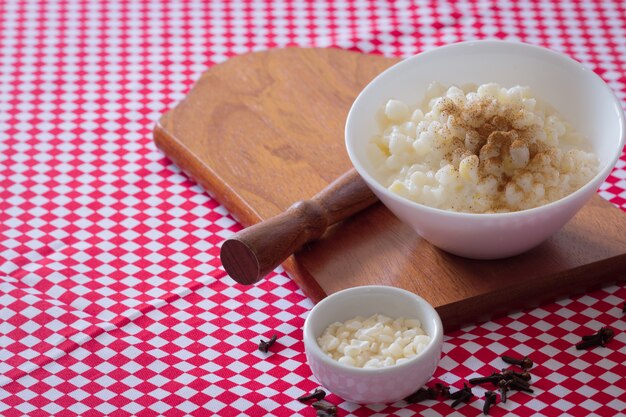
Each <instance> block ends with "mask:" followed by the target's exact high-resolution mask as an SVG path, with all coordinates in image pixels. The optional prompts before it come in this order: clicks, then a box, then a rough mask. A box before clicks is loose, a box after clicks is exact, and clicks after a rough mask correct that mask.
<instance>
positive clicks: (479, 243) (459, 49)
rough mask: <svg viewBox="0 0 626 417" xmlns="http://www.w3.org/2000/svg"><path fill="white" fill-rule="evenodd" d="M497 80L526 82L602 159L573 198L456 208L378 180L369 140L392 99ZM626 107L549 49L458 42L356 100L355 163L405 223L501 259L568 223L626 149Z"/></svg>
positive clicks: (384, 78)
mask: <svg viewBox="0 0 626 417" xmlns="http://www.w3.org/2000/svg"><path fill="white" fill-rule="evenodd" d="M433 81H437V82H439V83H441V84H443V85H447V86H449V85H452V84H457V85H462V84H466V83H475V84H484V83H488V82H496V83H498V84H500V85H502V86H506V87H512V86H514V85H522V86H528V87H530V88H531V91H532V92H533V94H534V95H535V96H536V97H538V98H540V99H541V100H543V101H545V102H547V103H549V104H551V105H552V106H553V107H554V108H555V109H556V110H557V111H558V112H559V113H560V114H561V115H562V116H563V117H564V118H565V120H567V121H568V122H570V123H571V124H572V126H573V127H574V128H575V129H576V130H577V131H579V132H580V133H582V134H583V135H584V136H585V137H586V138H587V140H588V141H589V142H590V145H591V150H592V152H594V153H595V155H596V156H597V157H598V158H599V160H600V169H599V172H598V174H597V175H596V176H595V177H594V178H593V179H592V180H591V181H589V182H588V183H587V184H586V185H585V186H583V187H582V188H580V189H579V190H577V191H576V192H574V193H572V194H570V195H568V196H567V197H565V198H563V199H561V200H558V201H555V202H552V203H550V204H546V205H544V206H541V207H537V208H533V209H529V210H523V211H519V212H512V213H497V214H472V213H457V212H452V211H446V210H441V209H436V208H432V207H428V206H425V205H422V204H418V203H415V202H412V201H410V200H408V199H405V198H403V197H400V196H398V195H396V194H394V193H392V192H390V191H388V190H387V189H386V188H384V187H383V186H382V185H381V184H380V183H379V182H377V181H376V180H375V179H374V177H373V176H372V174H371V173H372V172H373V171H374V170H373V167H372V166H371V163H370V161H369V158H368V155H367V147H366V144H367V143H368V142H369V141H370V140H371V139H372V137H373V136H374V135H375V134H377V133H378V132H379V131H380V127H379V126H378V124H377V117H376V114H377V113H378V112H379V111H380V109H381V108H383V106H384V105H385V103H386V102H387V100H388V99H390V98H395V99H399V100H402V101H404V102H406V103H409V104H415V105H416V104H418V103H421V102H422V100H423V97H424V95H425V92H426V88H427V87H428V85H429V84H430V83H431V82H433ZM624 125H625V121H624V112H623V110H622V106H621V104H620V102H619V100H618V99H617V98H616V97H615V95H614V94H613V93H612V92H611V90H610V89H609V88H608V86H607V85H606V84H605V83H604V82H603V81H602V79H601V78H600V77H598V76H597V75H596V74H595V73H594V72H593V71H591V70H589V69H587V68H585V67H583V66H582V65H581V64H580V63H578V62H576V61H574V60H572V59H570V58H568V57H567V56H565V55H562V54H559V53H556V52H553V51H550V50H548V49H544V48H540V47H536V46H531V45H527V44H522V43H515V42H505V41H475V42H463V43H458V44H453V45H449V46H445V47H441V48H438V49H434V50H431V51H428V52H424V53H421V54H419V55H416V56H414V57H412V58H409V59H406V60H404V61H402V62H400V63H398V64H396V65H394V66H392V67H391V68H389V69H387V70H386V71H384V72H383V73H381V74H380V75H379V76H378V77H376V78H375V79H374V80H373V81H371V82H370V83H369V84H368V85H367V86H366V87H365V89H364V90H363V91H362V92H361V94H360V95H359V96H358V97H357V99H356V100H355V102H354V104H353V105H352V108H351V110H350V113H349V114H348V119H347V122H346V146H347V148H348V154H349V156H350V159H351V160H352V164H353V165H354V167H355V168H356V170H357V171H358V173H359V174H360V175H361V177H362V178H363V179H364V180H365V181H366V182H367V184H368V185H369V187H370V188H371V189H372V191H373V192H374V193H375V194H376V195H377V196H378V198H379V199H380V200H381V201H382V202H383V203H384V204H385V205H386V206H387V208H389V210H391V211H392V212H393V213H394V214H395V215H396V216H397V217H398V218H399V219H400V220H402V221H404V222H405V223H407V224H409V225H410V226H411V227H412V228H413V229H414V230H415V231H416V232H417V233H418V234H419V235H420V236H422V237H423V238H424V239H426V240H427V241H429V242H430V243H432V244H433V245H435V246H437V247H439V248H441V249H443V250H445V251H447V252H450V253H454V254H457V255H460V256H464V257H468V258H475V259H497V258H504V257H508V256H512V255H516V254H519V253H522V252H524V251H526V250H528V249H531V248H533V247H534V246H536V245H538V244H540V243H541V242H543V241H544V240H546V239H547V238H548V237H550V236H551V235H552V234H553V233H555V232H556V231H557V230H559V229H560V228H561V227H562V226H563V225H564V224H565V223H567V221H569V220H570V219H571V218H572V217H573V216H574V215H575V214H576V212H577V211H578V210H579V209H580V208H581V207H582V206H583V205H584V204H585V202H586V201H587V200H589V199H590V198H591V197H592V196H593V194H594V193H595V192H596V190H597V189H598V187H599V186H600V185H601V184H602V182H603V181H604V180H605V179H606V177H607V176H608V175H609V173H610V171H611V169H612V168H613V166H614V165H615V163H616V162H617V159H618V158H619V155H620V154H621V152H622V148H623V147H624Z"/></svg>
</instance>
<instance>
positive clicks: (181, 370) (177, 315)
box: [0, 0, 626, 417]
mask: <svg viewBox="0 0 626 417" xmlns="http://www.w3.org/2000/svg"><path fill="white" fill-rule="evenodd" d="M477 38H499V39H513V40H520V41H524V42H528V43H532V44H537V45H542V46H546V47H549V48H552V49H554V50H557V51H561V52H564V53H566V54H568V55H570V56H571V57H573V58H575V59H577V60H579V61H581V62H583V63H585V64H586V65H587V66H589V67H591V68H592V69H593V70H594V71H596V72H597V73H598V74H599V75H600V76H601V77H602V78H604V80H606V82H607V83H608V84H609V86H610V87H611V88H612V89H613V91H614V92H615V93H616V94H617V96H618V97H619V98H620V99H621V100H622V102H623V103H626V4H625V3H624V2H623V1H619V0H612V1H608V0H607V1H584V2H583V1H580V2H570V1H559V2H552V1H516V2H515V1H514V2H504V1H502V2H498V1H493V0H481V1H471V2H461V1H419V2H411V1H407V0H404V1H401V0H398V1H394V2H384V1H365V0H364V1H351V2H327V1H324V2H322V1H315V2H313V1H310V2H296V1H289V2H283V1H272V2H261V1H247V2H232V3H226V2H211V3H208V2H206V3H205V2H199V1H175V0H172V1H169V2H166V1H163V2H159V1H156V0H155V1H145V0H143V1H120V0H108V1H106V2H98V1H85V0H80V1H74V0H59V1H48V2H38V1H31V0H1V1H0V414H2V415H4V416H20V415H28V416H49V415H58V416H74V415H84V416H97V415H111V416H130V415H138V416H161V415H163V416H185V415H192V416H211V415H220V416H265V415H275V416H294V415H301V416H313V415H315V413H314V410H313V409H312V408H311V407H310V406H308V405H303V404H301V403H299V402H297V401H295V400H294V399H295V398H296V397H298V396H300V395H302V394H303V393H305V392H307V391H311V390H313V389H314V388H317V387H318V383H317V382H316V381H315V379H314V378H313V377H312V376H311V371H310V369H309V367H308V365H307V364H306V358H305V355H304V349H303V343H302V330H301V329H302V325H303V323H304V319H305V317H306V315H307V312H308V311H309V310H310V308H311V307H312V305H313V304H312V302H311V301H310V300H309V299H307V298H306V297H305V296H304V295H303V294H302V292H301V291H300V290H299V289H298V287H297V286H296V284H294V283H293V282H292V281H291V280H290V279H289V278H287V276H286V275H285V274H284V272H283V271H282V270H280V269H279V270H278V271H276V273H274V274H273V275H272V276H271V277H270V278H269V279H267V280H265V281H263V282H261V283H259V284H258V285H255V286H252V287H243V286H240V285H237V284H235V283H234V282H233V281H232V280H231V279H229V278H227V277H225V273H224V271H223V270H222V269H221V267H220V263H219V258H218V251H219V245H220V243H221V242H222V241H223V239H224V238H226V237H228V236H229V235H230V234H231V233H233V231H237V230H239V229H240V226H239V225H238V224H237V223H236V222H235V221H234V220H233V219H232V218H231V217H230V216H229V214H228V212H227V211H226V210H225V209H224V208H223V207H222V206H220V205H219V203H218V202H216V201H215V200H213V199H211V198H210V197H209V196H208V195H207V194H205V193H204V192H203V191H202V190H201V189H200V188H199V187H198V186H196V185H194V184H193V183H192V182H190V181H189V180H188V179H187V178H186V177H185V176H184V175H183V174H182V173H181V172H180V170H179V169H178V168H177V167H176V166H174V165H173V164H172V163H171V162H170V161H169V160H168V159H167V158H165V157H164V156H163V155H162V154H161V153H160V152H159V151H158V150H157V149H156V148H155V146H154V144H153V142H152V135H151V130H152V127H153V124H154V121H155V120H156V119H157V118H158V117H159V116H160V115H161V114H162V113H163V112H165V111H166V110H167V109H169V108H171V107H172V106H174V105H175V103H176V102H177V101H178V100H180V99H182V98H183V97H184V95H185V93H186V92H187V91H188V89H189V88H190V86H191V85H192V83H193V82H194V80H195V79H196V78H197V77H198V76H199V74H200V73H201V72H202V71H203V70H205V69H206V68H207V67H209V66H211V65H213V64H215V63H219V62H222V61H224V60H226V59H227V58H229V57H231V56H233V55H237V54H242V53H245V52H248V51H251V50H261V49H267V48H273V47H281V46H286V45H299V46H318V47H325V46H335V47H341V48H347V49H352V50H358V51H363V52H369V53H379V54H384V55H388V56H409V55H412V54H415V53H417V52H420V51H423V50H426V49H430V48H433V47H436V46H438V45H442V44H446V43H452V42H456V41H460V40H468V39H477ZM600 195H601V196H602V197H604V198H606V199H608V200H610V201H612V202H613V203H614V204H616V205H617V206H619V207H621V208H622V209H623V210H626V156H624V155H622V158H621V160H620V161H619V162H618V164H617V167H616V169H615V170H614V171H613V173H612V174H611V176H610V177H609V178H608V180H607V181H606V183H605V184H604V185H603V186H602V189H601V191H600ZM625 233H626V231H625ZM624 274H625V275H622V276H621V277H620V276H616V277H615V279H616V280H618V279H624V278H626V271H624ZM624 300H626V286H625V285H624V284H619V285H613V286H609V287H607V288H603V289H599V290H596V291H594V292H590V293H587V294H584V295H580V296H576V297H573V298H568V299H563V300H559V301H556V302H554V303H552V304H547V305H543V306H541V307H539V308H536V309H533V310H528V311H522V312H517V313H514V314H511V315H509V316H506V317H501V318H498V319H495V320H493V321H490V322H486V323H481V324H477V325H475V326H469V327H466V328H463V329H461V330H459V331H455V332H453V333H449V334H447V335H446V338H445V344H444V354H443V358H442V360H441V364H440V367H439V368H438V370H437V372H436V375H435V380H436V381H444V382H446V383H448V384H452V385H453V386H455V387H457V388H458V387H461V386H462V383H463V381H464V380H467V379H468V378H470V377H472V376H477V375H485V374H489V373H491V371H492V370H493V369H500V368H502V366H503V364H502V362H501V360H500V358H499V356H500V355H501V354H502V353H510V354H519V355H530V356H531V357H532V358H533V359H534V360H535V362H536V363H537V364H538V366H536V367H535V368H533V370H532V373H533V375H534V378H535V379H534V381H533V387H534V389H535V392H534V393H533V394H526V393H522V392H516V393H513V394H512V395H511V396H510V399H509V401H508V402H507V403H506V404H498V405H497V406H496V407H494V408H493V410H492V415H494V416H501V415H505V414H511V415H531V414H534V415H546V416H558V415H571V416H587V415H600V416H613V415H617V414H620V413H622V415H624V412H625V410H626V378H624V375H626V316H625V315H624V314H623V313H622V303H623V302H624ZM601 326H610V327H612V328H614V329H615V330H616V337H615V339H614V340H613V341H612V342H611V343H610V345H609V346H608V347H606V348H598V349H595V350H591V351H577V350H575V349H573V344H574V343H575V342H576V341H578V340H579V339H580V336H581V335H583V334H587V333H591V332H594V331H596V330H598V329H599V328H600V327H601ZM274 332H276V333H277V334H278V336H279V340H278V342H277V344H276V345H275V346H274V347H275V349H274V351H273V352H272V353H271V354H263V353H261V352H259V351H258V350H257V348H256V344H257V343H258V341H259V340H260V339H262V338H263V339H267V338H269V336H271V334H273V333H274ZM474 392H475V394H477V397H476V398H474V400H473V401H471V402H470V403H469V404H468V405H464V406H462V407H459V408H458V409H457V410H456V411H455V410H453V409H452V408H451V407H450V405H449V402H448V403H446V402H443V401H427V402H425V403H422V404H416V405H408V406H407V405H406V404H404V403H397V404H394V405H388V406H382V405H381V406H359V405H356V404H352V403H349V402H345V401H343V400H342V399H341V398H339V397H337V396H336V395H330V396H329V397H328V399H329V401H331V402H333V403H335V404H337V405H338V406H339V415H341V416H349V415H354V416H371V415H394V416H403V417H404V416H410V415H416V414H421V415H425V416H440V415H449V414H456V415H465V416H476V415H478V414H480V412H481V409H482V404H483V400H482V397H483V395H484V390H483V389H481V388H476V389H475V390H474Z"/></svg>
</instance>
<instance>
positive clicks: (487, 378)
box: [469, 372, 504, 385]
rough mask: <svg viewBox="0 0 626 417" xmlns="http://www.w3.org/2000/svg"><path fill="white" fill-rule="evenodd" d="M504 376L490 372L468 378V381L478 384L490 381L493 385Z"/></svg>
mask: <svg viewBox="0 0 626 417" xmlns="http://www.w3.org/2000/svg"><path fill="white" fill-rule="evenodd" d="M502 378H504V376H503V375H502V374H499V373H497V372H494V373H492V374H491V375H489V376H482V377H478V378H471V379H470V380H469V383H470V384H472V385H480V384H486V383H488V382H491V383H492V384H494V385H498V382H500V380H501V379H502Z"/></svg>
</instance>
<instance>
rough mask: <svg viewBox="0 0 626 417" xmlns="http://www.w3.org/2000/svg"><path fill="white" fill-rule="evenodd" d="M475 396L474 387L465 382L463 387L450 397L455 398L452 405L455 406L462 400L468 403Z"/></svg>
mask: <svg viewBox="0 0 626 417" xmlns="http://www.w3.org/2000/svg"><path fill="white" fill-rule="evenodd" d="M473 396H474V394H473V393H472V389H471V388H470V387H469V386H468V385H467V384H463V388H462V389H460V390H458V391H456V392H453V393H451V394H450V399H451V400H454V402H452V404H451V407H452V408H455V407H456V406H457V405H459V404H460V403H461V402H464V403H468V402H469V400H470V399H471V398H472V397H473Z"/></svg>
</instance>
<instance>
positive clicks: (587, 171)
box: [372, 84, 597, 213]
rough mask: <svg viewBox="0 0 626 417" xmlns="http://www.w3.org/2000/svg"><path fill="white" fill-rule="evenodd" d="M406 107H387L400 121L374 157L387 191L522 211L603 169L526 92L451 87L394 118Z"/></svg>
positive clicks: (473, 208) (481, 208)
mask: <svg viewBox="0 0 626 417" xmlns="http://www.w3.org/2000/svg"><path fill="white" fill-rule="evenodd" d="M400 108H402V109H403V110H404V109H405V108H406V105H404V104H393V105H389V104H388V105H387V110H388V112H387V115H388V117H389V119H390V120H392V121H393V122H396V121H399V122H400V123H394V124H391V125H390V126H388V127H387V129H386V130H385V132H384V134H383V135H382V136H379V137H377V138H376V139H374V141H373V143H374V144H375V145H376V146H375V148H374V149H378V150H379V154H378V155H376V151H375V150H374V151H373V152H372V153H373V156H372V157H373V159H374V160H378V164H379V166H380V169H379V173H380V177H381V178H382V179H383V182H384V183H385V185H386V186H387V187H389V188H390V189H391V190H392V191H394V192H396V193H398V194H400V195H403V196H405V197H407V198H410V199H412V200H414V201H417V202H420V203H423V204H428V205H431V206H434V207H439V208H444V209H451V210H457V211H470V212H479V213H482V212H500V211H517V210H523V209H527V208H531V207H536V206H538V205H542V204H546V203H548V202H550V201H554V200H557V199H559V198H562V197H564V196H565V195H567V194H569V193H571V192H573V191H575V190H576V189H578V188H580V186H582V185H583V184H584V183H586V182H587V181H588V180H589V179H590V178H591V177H592V176H593V175H594V174H595V172H596V170H597V160H596V158H595V157H594V156H593V155H591V154H589V153H586V152H583V151H581V150H578V149H569V148H572V146H571V145H568V144H567V142H568V140H569V139H572V138H574V139H576V135H575V134H574V133H573V132H571V130H570V131H568V126H567V125H566V123H564V122H563V121H562V120H561V119H560V118H559V116H558V115H557V114H556V113H555V112H554V111H551V110H550V109H548V108H546V106H539V105H538V104H537V100H536V99H534V98H532V97H531V96H530V93H529V91H528V89H525V88H522V87H513V88H510V89H506V88H502V87H500V86H498V85H496V84H485V85H482V86H480V87H478V88H477V89H473V90H471V91H463V90H460V89H459V88H457V87H450V88H449V89H447V91H446V92H445V93H444V94H442V95H441V96H440V97H433V98H431V100H430V102H429V103H428V105H427V106H426V107H425V108H424V109H423V110H420V109H418V110H416V111H414V112H413V114H412V115H411V116H408V114H409V112H408V111H404V113H403V114H404V115H405V117H404V119H403V120H399V119H402V117H401V115H400V114H393V113H394V112H393V110H394V109H400ZM389 109H391V110H389ZM561 142H563V143H561ZM380 153H382V155H380ZM385 177H386V178H385Z"/></svg>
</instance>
